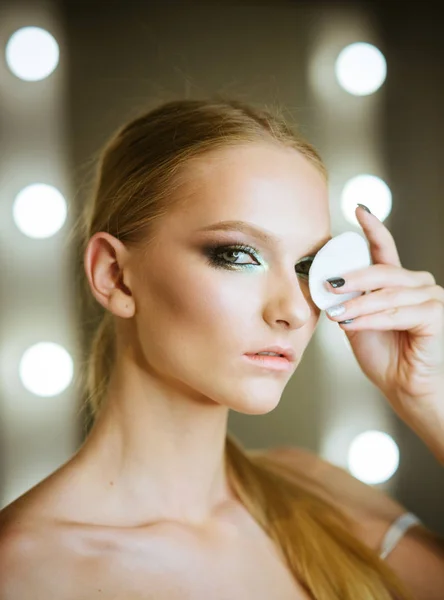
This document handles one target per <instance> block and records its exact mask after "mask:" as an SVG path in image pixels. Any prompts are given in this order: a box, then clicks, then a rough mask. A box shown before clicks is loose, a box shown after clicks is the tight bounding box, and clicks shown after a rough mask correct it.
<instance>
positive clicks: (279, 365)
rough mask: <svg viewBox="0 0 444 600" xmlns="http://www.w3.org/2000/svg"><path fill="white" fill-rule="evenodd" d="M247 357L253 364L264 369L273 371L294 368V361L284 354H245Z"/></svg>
mask: <svg viewBox="0 0 444 600" xmlns="http://www.w3.org/2000/svg"><path fill="white" fill-rule="evenodd" d="M244 356H245V358H246V359H248V360H249V362H250V363H251V364H255V365H256V366H257V367H261V368H263V369H270V370H273V371H290V370H293V363H292V362H290V361H289V360H287V359H286V358H285V357H284V356H256V355H254V354H245V355H244Z"/></svg>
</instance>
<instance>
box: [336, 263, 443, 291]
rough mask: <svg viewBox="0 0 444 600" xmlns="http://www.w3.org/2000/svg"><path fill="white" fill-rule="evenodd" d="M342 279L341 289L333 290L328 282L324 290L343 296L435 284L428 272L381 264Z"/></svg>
mask: <svg viewBox="0 0 444 600" xmlns="http://www.w3.org/2000/svg"><path fill="white" fill-rule="evenodd" d="M343 279H345V284H344V285H342V286H341V287H338V288H333V287H332V286H331V285H330V284H329V283H328V282H325V284H324V285H325V288H326V289H327V290H328V291H329V292H332V293H334V294H335V293H336V294H343V293H347V292H359V291H361V292H365V291H369V290H379V289H381V288H384V287H386V288H388V287H397V286H404V287H421V286H424V285H435V284H436V281H435V278H434V276H433V275H432V273H429V272H428V271H411V270H409V269H404V268H403V267H396V266H393V265H382V264H377V265H370V266H369V267H365V268H364V269H359V270H356V271H350V273H345V274H344V275H343Z"/></svg>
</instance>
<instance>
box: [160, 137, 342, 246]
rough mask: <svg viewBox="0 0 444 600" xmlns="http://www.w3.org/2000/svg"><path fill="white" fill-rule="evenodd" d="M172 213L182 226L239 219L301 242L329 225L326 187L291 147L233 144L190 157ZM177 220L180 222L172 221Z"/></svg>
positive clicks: (315, 170)
mask: <svg viewBox="0 0 444 600" xmlns="http://www.w3.org/2000/svg"><path fill="white" fill-rule="evenodd" d="M180 196H181V198H180V202H179V204H180V207H179V206H178V209H177V211H174V210H173V212H172V214H171V215H170V216H171V221H170V224H171V225H172V221H174V220H176V223H177V224H179V221H180V228H181V230H182V231H185V230H188V231H189V230H191V229H192V230H197V229H200V228H203V227H206V226H209V225H211V224H212V223H215V222H218V221H228V220H239V221H249V222H254V224H255V225H257V226H258V227H261V228H263V229H266V230H268V231H270V232H274V233H275V234H276V235H278V236H279V237H280V238H282V239H284V240H285V239H286V238H287V237H288V238H289V239H293V240H294V237H295V233H297V234H298V237H299V238H300V240H301V242H302V243H303V241H304V240H303V238H304V237H306V238H307V243H309V244H310V243H312V242H313V239H316V238H320V237H323V236H324V237H325V235H327V234H328V233H329V230H330V213H329V204H328V186H327V182H326V180H325V178H324V176H323V174H322V173H321V172H320V171H319V169H318V168H317V167H316V166H315V165H314V164H312V163H311V162H310V161H309V160H308V159H306V158H305V157H304V156H303V155H302V154H300V153H299V152H297V151H296V150H294V149H292V148H281V147H275V146H271V145H265V144H263V145H252V144H250V145H248V146H241V147H239V146H237V147H235V148H228V149H224V150H219V151H217V152H212V153H210V154H209V155H206V156H205V157H204V158H199V159H198V160H193V161H192V162H191V164H190V165H189V168H188V169H187V179H186V183H185V184H184V185H183V187H182V189H181V192H180ZM177 219H179V221H177Z"/></svg>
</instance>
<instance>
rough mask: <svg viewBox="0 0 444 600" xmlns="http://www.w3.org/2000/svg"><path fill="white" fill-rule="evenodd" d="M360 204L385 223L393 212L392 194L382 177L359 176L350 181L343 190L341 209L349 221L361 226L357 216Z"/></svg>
mask: <svg viewBox="0 0 444 600" xmlns="http://www.w3.org/2000/svg"><path fill="white" fill-rule="evenodd" d="M358 204H364V205H365V206H367V207H368V208H369V209H370V210H371V212H372V213H373V214H374V215H375V216H376V217H378V219H379V220H380V221H384V220H385V219H386V218H387V216H388V215H389V214H390V212H391V210H392V192H391V191H390V188H389V187H388V185H387V184H386V183H385V181H383V180H382V179H381V178H380V177H376V176H374V175H357V176H356V177H353V178H352V179H349V180H348V181H347V183H346V184H345V186H344V188H343V190H342V194H341V208H342V212H343V214H344V216H345V218H346V219H347V221H349V222H350V223H352V224H353V225H358V226H360V225H359V222H358V220H357V218H356V215H355V210H356V207H357V205H358Z"/></svg>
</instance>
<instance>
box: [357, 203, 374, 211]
mask: <svg viewBox="0 0 444 600" xmlns="http://www.w3.org/2000/svg"><path fill="white" fill-rule="evenodd" d="M358 206H360V207H361V208H363V209H364V210H366V211H367V212H368V213H370V214H372V213H371V210H370V209H369V208H368V207H367V206H365V204H359V203H358Z"/></svg>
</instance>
